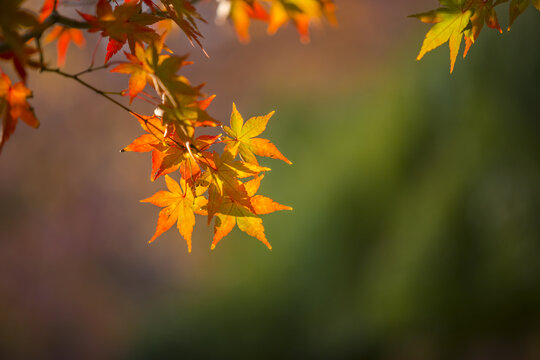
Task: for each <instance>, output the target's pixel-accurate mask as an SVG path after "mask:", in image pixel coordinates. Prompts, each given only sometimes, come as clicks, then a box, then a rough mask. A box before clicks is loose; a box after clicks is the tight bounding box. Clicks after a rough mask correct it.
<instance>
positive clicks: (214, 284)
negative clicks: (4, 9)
mask: <svg viewBox="0 0 540 360" xmlns="http://www.w3.org/2000/svg"><path fill="white" fill-rule="evenodd" d="M337 5H338V12H337V17H338V20H339V22H340V26H339V27H338V28H331V27H330V26H327V25H324V26H322V27H317V28H315V29H314V30H313V34H312V42H311V44H309V45H306V46H304V45H301V44H300V43H299V41H298V38H297V35H296V34H295V32H294V30H293V29H291V27H288V28H287V29H284V30H280V32H279V33H278V34H277V35H276V36H273V37H268V36H266V35H265V34H264V27H263V26H254V27H253V30H252V33H253V39H252V42H251V43H250V44H249V45H247V46H245V45H240V44H238V42H237V40H236V39H235V36H234V34H233V31H232V29H231V28H230V27H220V28H218V27H215V26H214V25H213V24H212V23H211V22H210V25H206V26H203V28H202V30H203V32H204V34H206V38H207V39H206V41H205V44H206V46H207V51H208V52H209V54H210V58H209V59H207V58H205V57H204V56H202V55H201V54H200V51H198V50H197V49H194V48H191V47H189V46H188V45H187V44H186V42H185V41H184V40H183V39H181V38H180V36H179V35H178V34H177V35H176V36H175V37H173V38H171V40H169V43H170V46H171V48H173V49H174V50H175V51H177V52H180V53H182V52H191V53H192V59H193V60H194V61H195V65H193V66H191V68H190V69H189V70H188V72H187V73H186V75H187V76H188V78H190V79H191V80H192V81H193V82H195V83H200V82H206V83H207V85H206V87H205V89H206V91H207V92H208V93H215V94H217V95H218V97H217V99H216V100H215V103H214V104H213V105H212V106H211V108H210V112H211V114H213V115H214V116H215V117H216V118H218V119H223V120H225V119H227V118H228V116H229V114H230V108H231V103H232V102H233V101H235V102H236V104H237V106H238V107H239V110H240V111H241V112H242V113H243V114H244V116H245V117H246V118H247V117H249V116H253V115H259V114H264V113H267V112H269V111H271V110H274V109H275V110H277V113H276V115H275V116H274V117H273V118H272V120H271V122H270V123H269V128H268V130H267V132H266V134H267V136H268V138H270V139H271V140H272V141H273V142H274V143H275V144H276V145H277V146H278V147H279V148H280V150H281V151H282V152H283V153H284V154H285V155H286V156H287V157H288V158H289V159H291V160H292V161H293V163H294V165H293V166H288V165H286V164H284V163H282V162H278V161H272V160H269V161H267V162H265V163H264V164H265V165H268V166H270V167H271V168H272V169H273V171H272V172H271V173H270V174H268V175H267V176H266V177H265V181H264V182H263V185H262V187H261V193H262V194H265V195H269V196H271V197H272V198H273V199H275V200H276V201H278V202H280V203H284V204H287V205H290V206H293V207H294V211H293V212H283V213H276V214H272V215H268V216H265V217H264V218H263V220H264V223H265V227H266V233H267V236H268V238H269V240H270V242H271V244H272V245H273V248H274V250H273V251H271V252H270V251H268V250H267V249H266V248H265V247H264V245H262V244H261V243H260V242H258V241H257V240H255V239H253V238H250V237H248V236H246V235H244V234H243V233H241V232H240V231H239V230H234V231H233V233H232V234H231V235H230V236H229V237H227V238H225V239H224V240H223V241H222V242H221V243H220V244H219V245H218V247H217V248H216V250H214V251H213V252H211V251H210V250H209V246H210V242H211V236H212V234H211V229H209V228H207V227H206V226H205V221H204V219H203V218H202V217H201V218H200V219H201V221H199V223H198V224H197V226H196V231H195V236H194V248H193V253H192V254H188V253H187V249H186V245H185V242H184V240H183V239H181V237H180V235H179V234H178V233H177V232H176V231H175V230H170V231H169V232H168V233H167V234H165V235H163V236H162V237H161V238H160V239H158V241H156V242H155V243H153V244H151V245H147V244H146V242H147V240H148V239H149V238H150V237H151V235H152V234H153V231H154V227H155V222H156V219H157V214H158V209H157V208H155V207H152V206H149V205H146V204H139V203H138V200H139V199H143V198H145V197H148V196H149V195H151V194H152V193H154V192H156V191H158V190H161V189H162V188H163V187H164V182H163V180H162V179H160V180H159V181H156V183H151V182H150V180H149V176H150V159H149V156H147V155H138V154H129V153H119V152H118V150H119V149H121V148H122V147H124V146H125V145H127V144H128V143H130V142H131V140H132V139H133V138H135V137H136V136H138V135H139V134H140V133H141V130H140V128H139V126H138V124H137V122H136V121H134V119H133V118H131V117H130V116H129V115H127V114H125V113H124V112H122V110H119V109H117V108H115V107H114V106H112V105H110V104H109V103H105V102H104V101H103V100H102V99H100V98H99V97H97V96H95V95H94V94H92V93H89V92H88V91H87V90H86V89H84V88H81V87H80V86H79V85H77V84H73V83H71V82H70V81H69V80H67V79H63V78H59V77H55V76H54V75H52V74H37V73H32V74H31V75H30V82H29V85H30V87H31V88H32V89H33V90H34V97H35V98H34V99H33V100H32V104H33V105H34V107H35V108H36V111H37V114H38V117H39V118H40V120H41V123H42V126H41V128H40V129H39V130H37V131H36V130H33V129H29V128H27V127H25V126H19V128H18V129H17V132H16V133H15V135H14V136H13V137H12V139H11V140H10V141H9V143H8V144H7V146H6V147H5V148H4V150H3V153H2V155H1V156H0V237H1V238H2V241H1V242H0V294H1V296H0V334H1V336H0V357H1V358H5V359H30V358H51V359H108V358H115V359H122V358H125V359H161V358H174V359H198V358H226V359H228V358H231V359H243V358H255V359H276V358H278V359H280V358H286V359H288V358H295V359H298V358H308V359H310V358H312V359H341V358H344V359H346V358H358V359H385V360H386V359H388V360H390V359H472V360H476V359H478V360H480V359H531V360H532V359H540V306H539V305H540V261H539V260H538V259H539V256H540V219H539V216H540V186H539V185H540V122H539V120H540V92H539V80H540V48H539V47H538V46H537V35H538V34H539V33H540V14H539V13H538V12H537V11H535V10H534V9H532V8H531V9H530V10H528V11H527V12H526V13H525V14H524V15H523V16H522V17H521V18H520V19H518V21H517V23H516V24H515V25H514V27H513V28H512V31H511V32H509V33H506V32H505V33H504V34H503V35H500V34H498V33H497V32H495V31H493V30H490V29H486V30H484V32H483V33H482V36H481V37H480V39H479V41H478V42H477V44H475V45H474V46H473V48H472V50H471V52H470V54H469V55H468V58H467V59H466V60H465V61H461V60H458V64H457V66H456V69H455V71H454V74H453V75H449V74H448V70H449V61H448V49H447V47H446V46H444V47H443V48H441V49H438V50H436V51H434V52H433V53H430V54H428V55H427V56H426V57H425V59H423V60H422V61H421V62H416V61H415V60H414V59H415V56H416V54H417V51H418V50H419V48H420V45H421V41H422V39H423V36H424V34H425V32H427V30H428V28H429V26H427V25H425V24H421V23H419V22H417V21H415V20H413V19H407V18H406V16H407V15H408V14H411V13H416V12H420V11H424V10H428V9H432V8H434V7H436V6H437V3H436V1H434V0H415V1H407V2H404V1H397V0H392V1H384V2H382V1H375V0H338V1H337ZM214 10H215V5H214V4H213V3H203V5H202V12H203V14H204V15H205V17H206V18H208V19H212V12H213V11H214ZM89 11H91V10H89ZM505 12H506V11H505V10H503V11H502V12H501V19H500V20H501V23H502V24H503V27H504V24H507V16H506V14H504V13H505ZM94 44H95V38H90V39H89V44H88V46H87V47H86V48H85V49H83V50H78V49H70V51H69V53H68V63H70V62H71V64H70V65H69V66H68V67H67V70H68V71H69V70H73V71H76V70H78V69H79V70H80V69H81V68H82V69H84V68H85V67H86V66H87V64H88V61H89V60H88V59H89V56H90V54H91V53H92V51H93V48H94ZM47 51H48V53H47V54H48V55H49V57H50V58H51V59H54V48H53V47H52V46H48V47H47ZM97 56H98V59H101V58H102V56H103V49H101V48H100V51H98V55H97ZM100 56H101V57H100ZM99 61H101V60H99ZM2 66H3V68H6V66H5V64H2ZM88 81H89V82H91V83H93V84H96V85H99V86H100V87H101V88H104V89H106V90H107V89H109V88H111V90H113V89H122V88H124V87H126V84H127V78H126V77H123V76H121V75H117V74H114V75H110V74H107V73H103V74H99V75H95V76H94V75H92V77H88ZM136 107H137V106H136ZM139 109H140V110H141V111H142V110H146V111H149V109H147V108H145V107H144V106H140V107H139Z"/></svg>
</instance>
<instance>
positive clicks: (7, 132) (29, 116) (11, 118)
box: [0, 69, 39, 151]
mask: <svg viewBox="0 0 540 360" xmlns="http://www.w3.org/2000/svg"><path fill="white" fill-rule="evenodd" d="M30 96H32V92H31V91H30V90H29V89H27V88H26V86H24V84H23V83H22V82H18V83H15V84H12V82H11V80H10V79H9V77H8V76H7V75H6V74H4V73H3V72H2V70H1V69H0V116H1V117H2V138H1V139H0V151H1V150H2V148H3V146H4V144H5V143H6V141H7V140H8V139H9V137H10V136H11V134H13V132H14V131H15V128H16V127H17V121H18V120H19V119H21V120H22V121H24V122H25V123H26V124H27V125H29V126H31V127H33V128H37V127H38V126H39V121H38V120H37V118H36V116H35V115H34V110H33V109H32V107H31V106H30V105H29V104H28V102H27V99H28V98H29V97H30Z"/></svg>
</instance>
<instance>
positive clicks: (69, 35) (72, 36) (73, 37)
mask: <svg viewBox="0 0 540 360" xmlns="http://www.w3.org/2000/svg"><path fill="white" fill-rule="evenodd" d="M54 40H58V43H57V52H58V59H57V63H58V66H59V67H62V66H64V64H65V62H66V53H67V49H68V47H69V43H70V42H73V43H74V44H75V45H77V46H78V47H83V46H84V44H85V40H84V36H83V33H82V31H81V30H79V29H73V28H68V27H64V26H60V25H57V26H56V27H54V29H53V30H52V31H51V32H50V33H49V35H47V37H46V38H45V41H46V42H48V43H50V42H53V41H54Z"/></svg>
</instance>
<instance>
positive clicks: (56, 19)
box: [0, 11, 90, 53]
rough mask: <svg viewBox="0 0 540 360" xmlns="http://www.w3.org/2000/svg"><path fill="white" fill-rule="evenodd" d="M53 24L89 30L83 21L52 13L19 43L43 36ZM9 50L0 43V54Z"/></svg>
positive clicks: (23, 36)
mask: <svg viewBox="0 0 540 360" xmlns="http://www.w3.org/2000/svg"><path fill="white" fill-rule="evenodd" d="M54 24H62V25H64V26H68V27H70V28H76V29H89V28H90V24H88V23H87V22H85V21H78V20H74V19H70V18H68V17H65V16H63V15H60V14H58V13H57V12H54V11H53V13H52V14H51V15H49V17H47V18H46V19H45V20H43V22H42V23H41V24H39V25H38V26H36V27H35V28H34V29H32V30H31V31H28V32H27V33H25V34H23V35H22V36H21V41H22V42H23V43H25V42H27V41H29V40H31V39H34V38H38V37H41V34H43V32H44V31H45V30H47V29H48V28H50V27H51V26H53V25H54ZM9 50H11V47H10V46H9V44H7V43H5V42H2V41H0V53H3V52H6V51H9Z"/></svg>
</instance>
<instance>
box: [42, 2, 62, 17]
mask: <svg viewBox="0 0 540 360" xmlns="http://www.w3.org/2000/svg"><path fill="white" fill-rule="evenodd" d="M59 2H60V1H59V0H57V1H56V0H45V1H44V2H43V5H42V6H41V10H40V11H39V18H38V21H39V22H40V23H41V22H43V21H44V20H45V19H46V18H48V17H49V15H51V14H52V12H53V10H55V9H54V6H55V3H56V7H58V3H59Z"/></svg>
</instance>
